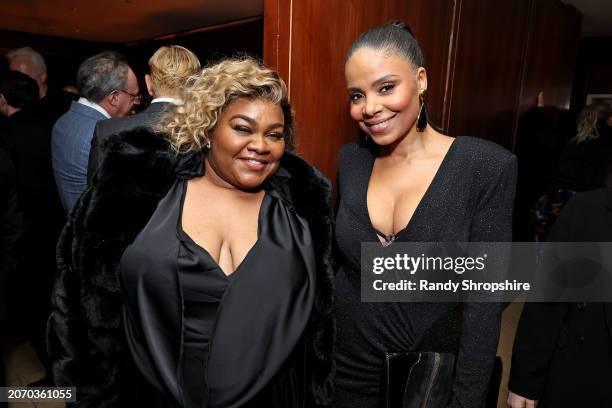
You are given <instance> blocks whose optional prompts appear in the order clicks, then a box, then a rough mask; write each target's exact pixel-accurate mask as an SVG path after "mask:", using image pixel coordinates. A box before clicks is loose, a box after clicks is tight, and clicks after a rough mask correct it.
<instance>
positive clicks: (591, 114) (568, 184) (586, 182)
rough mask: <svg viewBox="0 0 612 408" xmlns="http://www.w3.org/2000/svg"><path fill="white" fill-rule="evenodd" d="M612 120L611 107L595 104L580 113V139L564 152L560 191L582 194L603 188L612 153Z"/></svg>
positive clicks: (560, 162)
mask: <svg viewBox="0 0 612 408" xmlns="http://www.w3.org/2000/svg"><path fill="white" fill-rule="evenodd" d="M611 118H612V109H611V108H610V105H608V104H607V103H596V104H592V105H589V106H587V107H585V108H584V109H583V110H582V111H581V112H580V114H579V115H578V119H577V123H576V135H575V136H574V137H573V138H572V139H571V140H570V141H569V143H568V144H567V145H566V146H565V148H564V149H563V151H562V152H561V158H560V161H559V168H558V172H557V188H559V189H564V190H571V191H576V192H580V191H587V190H593V189H596V188H601V187H603V185H604V174H605V171H606V163H607V161H608V158H609V157H610V155H611V153H612V127H611V126H612V124H611V123H610V121H611Z"/></svg>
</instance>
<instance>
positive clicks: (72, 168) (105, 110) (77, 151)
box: [51, 51, 140, 213]
mask: <svg viewBox="0 0 612 408" xmlns="http://www.w3.org/2000/svg"><path fill="white" fill-rule="evenodd" d="M77 85H78V88H79V90H80V91H81V95H82V96H81V98H79V100H78V101H76V102H72V105H71V106H70V110H68V112H66V113H65V114H64V115H63V116H62V117H60V118H59V119H58V121H57V122H56V123H55V126H53V132H52V142H51V155H52V158H53V173H54V175H55V182H56V184H57V188H58V191H59V194H60V200H61V201H62V205H63V207H64V210H65V211H66V213H68V212H69V211H70V210H71V209H72V207H73V206H74V204H75V203H76V201H77V199H78V198H79V196H80V195H81V193H82V192H83V190H85V187H86V186H87V162H88V160H89V151H90V148H91V139H92V136H93V132H94V128H95V126H96V123H97V122H98V121H100V120H103V119H108V118H117V117H122V116H125V115H127V114H128V113H129V112H130V111H131V110H132V107H133V106H134V105H135V104H137V103H139V101H140V97H139V95H138V92H139V89H138V80H137V79H136V75H135V74H134V72H133V71H132V69H131V68H130V67H129V65H128V63H127V61H126V60H125V58H123V56H121V54H119V53H117V52H113V51H104V52H101V53H100V54H97V55H94V56H93V57H90V58H88V59H87V60H85V61H84V62H83V63H82V64H81V66H80V67H79V70H78V72H77Z"/></svg>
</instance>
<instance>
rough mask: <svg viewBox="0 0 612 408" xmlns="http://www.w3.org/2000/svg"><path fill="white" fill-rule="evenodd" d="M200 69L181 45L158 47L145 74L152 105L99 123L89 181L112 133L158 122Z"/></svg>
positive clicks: (180, 101)
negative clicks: (186, 83)
mask: <svg viewBox="0 0 612 408" xmlns="http://www.w3.org/2000/svg"><path fill="white" fill-rule="evenodd" d="M199 69H200V61H199V60H198V57H196V55H195V54H193V53H192V52H191V51H189V50H188V49H187V48H184V47H181V46H179V45H169V46H163V47H161V48H159V49H158V50H157V51H155V53H154V54H153V56H152V57H151V58H150V59H149V73H148V74H146V75H145V83H146V85H147V91H148V93H149V95H151V97H152V98H153V100H152V101H151V104H150V105H149V106H148V107H147V108H146V109H145V110H143V111H142V112H140V113H137V114H136V115H132V116H126V117H123V118H114V119H108V120H102V121H100V122H98V123H97V124H96V128H95V130H94V136H93V140H92V142H91V152H90V154H89V165H88V169H87V181H88V182H89V183H91V181H92V180H93V177H94V174H95V171H96V170H97V169H98V167H99V166H100V165H101V164H102V161H103V159H104V142H105V141H106V140H107V139H108V138H109V136H111V135H114V134H119V133H121V132H123V131H126V130H130V129H133V128H136V127H139V126H143V127H150V126H153V125H155V123H156V122H157V121H158V119H159V118H160V117H161V115H162V114H163V113H164V112H167V111H168V110H170V109H172V108H173V107H174V106H176V105H180V104H182V100H181V87H182V85H183V83H184V82H185V80H187V78H188V77H189V76H190V75H194V74H195V73H197V72H198V71H199Z"/></svg>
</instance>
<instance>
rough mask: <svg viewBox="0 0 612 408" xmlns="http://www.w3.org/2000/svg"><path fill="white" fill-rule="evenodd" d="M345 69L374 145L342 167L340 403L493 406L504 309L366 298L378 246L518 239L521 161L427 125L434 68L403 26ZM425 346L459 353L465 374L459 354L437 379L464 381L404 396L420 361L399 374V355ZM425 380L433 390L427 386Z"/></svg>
mask: <svg viewBox="0 0 612 408" xmlns="http://www.w3.org/2000/svg"><path fill="white" fill-rule="evenodd" d="M345 74H346V82H347V88H348V95H349V99H350V115H351V117H352V118H353V120H355V122H357V123H358V125H359V127H360V128H361V130H362V131H363V132H364V134H365V141H362V142H354V143H351V144H349V145H346V146H344V147H343V148H342V150H341V152H340V160H339V173H338V177H339V178H338V186H339V200H340V201H339V208H338V214H337V218H336V242H337V245H338V247H339V250H340V253H341V255H342V256H341V257H340V269H339V271H338V273H337V277H336V294H337V295H336V306H335V312H336V319H337V327H338V335H337V339H338V340H337V352H336V364H337V374H336V385H337V406H338V407H351V408H378V407H380V406H384V407H391V406H406V405H399V404H401V403H402V401H404V403H405V401H406V399H412V401H413V402H416V403H417V404H418V406H427V407H434V406H435V407H438V406H447V404H448V406H451V407H457V408H458V407H470V408H477V407H481V406H482V405H483V404H484V400H485V398H486V396H487V388H488V384H489V379H490V376H491V370H492V367H493V362H494V358H495V352H496V349H497V342H498V337H499V326H500V307H499V305H498V304H494V303H465V304H463V305H462V310H460V316H458V315H457V312H458V310H457V309H458V305H455V304H449V303H444V304H442V303H367V302H361V300H360V256H361V251H360V249H361V243H362V242H371V241H375V242H380V243H381V244H382V245H383V246H388V245H392V244H393V243H394V242H410V241H420V242H467V241H510V240H511V224H512V223H511V218H512V205H513V198H514V188H515V178H516V164H515V158H514V156H513V155H512V154H511V153H510V152H508V151H507V150H505V149H503V148H502V147H500V146H498V145H495V144H493V143H491V142H488V141H485V140H482V139H476V138H471V137H457V138H452V137H449V136H446V135H443V134H441V133H439V132H437V131H436V130H434V129H433V128H432V127H431V126H430V125H429V124H428V123H427V118H426V111H427V110H426V106H425V92H426V90H427V87H428V82H427V72H426V70H425V68H424V61H423V56H422V53H421V50H420V47H419V45H418V43H417V42H416V40H415V39H414V37H413V36H412V33H411V32H410V30H409V29H408V28H407V27H405V26H404V25H403V24H402V23H393V24H388V25H385V26H381V27H377V28H373V29H371V30H369V31H367V32H365V33H363V34H362V35H361V36H360V37H359V38H358V39H357V40H356V41H355V42H354V43H353V45H352V47H351V49H350V51H349V53H348V56H347V59H346V65H345ZM425 351H428V352H435V353H439V354H438V355H437V356H438V357H440V355H441V353H444V355H445V356H448V355H451V356H455V358H456V364H455V370H454V371H455V375H454V378H452V365H453V361H452V360H453V359H452V358H451V359H450V360H447V361H446V363H447V364H448V365H451V367H450V369H448V370H447V371H446V372H445V373H442V374H441V375H438V379H437V381H438V383H435V384H430V385H431V387H433V389H435V390H437V391H439V390H443V389H447V390H450V388H451V387H450V386H449V385H448V384H446V385H445V384H442V382H447V383H448V382H450V381H452V390H451V391H450V392H437V391H436V392H433V393H431V394H436V395H431V394H430V395H429V396H427V395H424V394H426V392H425V390H424V389H423V390H421V394H419V395H416V394H414V395H404V390H405V389H407V388H409V387H408V386H409V384H407V383H406V381H405V379H406V378H407V377H408V376H409V373H408V370H410V366H409V365H406V364H403V369H404V370H405V371H406V372H405V373H393V372H391V373H390V374H389V371H390V370H389V365H388V364H389V363H390V359H391V357H393V356H392V353H396V354H398V353H405V354H408V353H410V352H417V353H420V352H425ZM419 356H420V357H424V356H425V355H424V354H419ZM436 358H437V357H436ZM449 361H450V362H449ZM443 363H444V361H443ZM400 365H402V364H400ZM447 368H448V367H447ZM391 371H392V370H391ZM430 373H433V371H430ZM449 373H450V374H449ZM395 374H398V375H399V377H401V376H402V375H403V378H404V380H398V378H399V377H397V378H395ZM449 376H450V377H451V378H448V377H449ZM381 378H383V380H384V382H383V383H381ZM415 380H416V381H418V382H419V383H421V384H424V385H426V386H427V383H426V381H427V380H426V379H424V378H416V379H415V378H412V377H411V379H410V381H415ZM393 384H395V386H396V388H397V390H396V389H391V388H393V387H394V386H393ZM428 398H429V399H430V400H429V401H428ZM423 404H429V405H423ZM409 406H412V405H409Z"/></svg>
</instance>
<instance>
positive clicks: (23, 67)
mask: <svg viewBox="0 0 612 408" xmlns="http://www.w3.org/2000/svg"><path fill="white" fill-rule="evenodd" d="M6 59H7V62H8V66H9V69H10V70H11V71H18V72H21V73H22V74H26V75H27V76H29V77H30V78H32V79H33V80H34V81H36V83H37V84H38V95H39V99H40V104H39V105H38V107H37V108H38V112H39V115H40V118H41V120H44V121H46V122H47V124H48V125H49V126H53V124H54V123H55V121H56V120H57V119H58V118H59V117H60V116H62V115H63V114H64V113H66V111H68V109H69V108H70V103H71V102H72V97H71V96H70V95H69V94H67V93H66V92H64V91H61V90H53V91H50V90H49V87H48V85H47V64H46V63H45V59H44V58H43V56H42V55H41V54H40V53H39V52H38V51H36V50H34V49H33V48H31V47H22V48H16V49H14V50H11V51H9V52H8V53H7V54H6Z"/></svg>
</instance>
